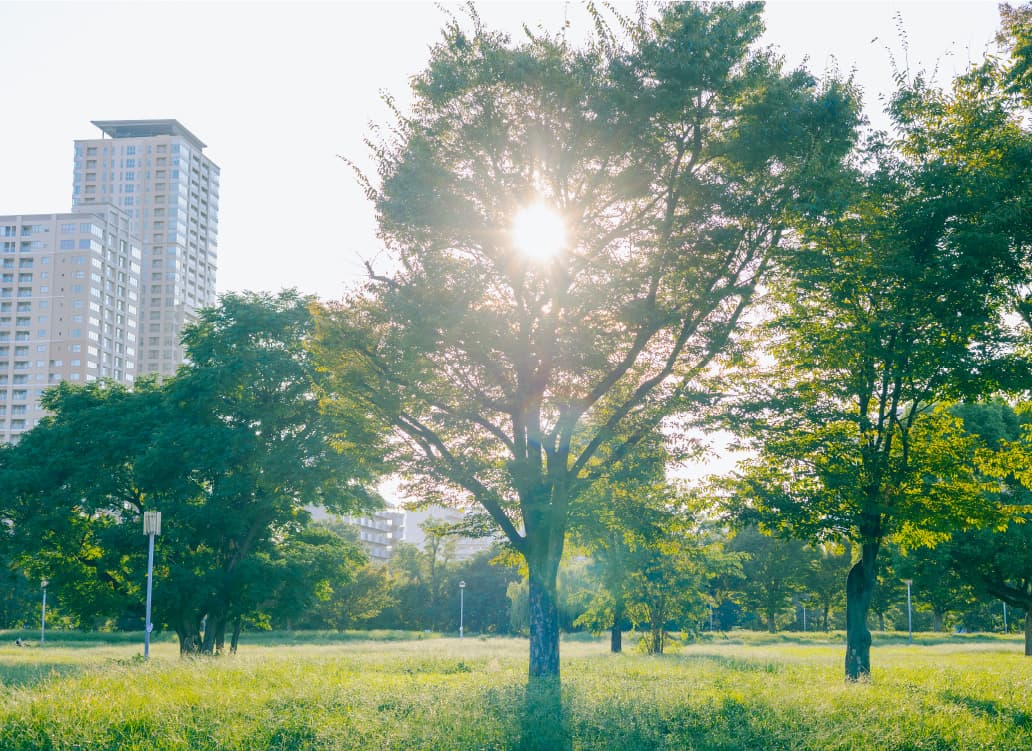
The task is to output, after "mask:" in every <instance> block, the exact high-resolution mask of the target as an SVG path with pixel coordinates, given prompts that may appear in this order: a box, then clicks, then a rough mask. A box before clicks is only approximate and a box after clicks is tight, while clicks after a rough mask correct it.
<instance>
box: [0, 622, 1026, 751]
mask: <svg viewBox="0 0 1032 751" xmlns="http://www.w3.org/2000/svg"><path fill="white" fill-rule="evenodd" d="M382 636H383V637H384V638H382V639H377V640H369V639H359V638H354V637H349V638H342V639H339V640H338V639H331V638H329V637H328V636H326V635H317V636H315V637H314V638H311V639H305V638H298V637H287V638H276V637H265V638H263V639H261V640H259V642H258V643H257V644H255V643H254V642H253V640H252V642H251V643H245V644H243V645H242V646H241V651H240V654H239V655H237V656H235V657H224V658H219V659H214V660H212V659H199V660H180V659H179V657H178V652H177V648H176V645H175V644H174V643H173V642H171V641H167V640H159V641H157V642H156V643H155V644H153V645H152V647H151V650H152V651H151V653H152V659H151V660H150V662H147V663H144V662H142V661H141V660H140V659H138V658H137V657H136V655H138V654H139V653H140V651H141V649H140V645H139V644H133V643H128V642H121V643H117V642H112V643H104V642H101V641H96V640H93V641H88V642H79V641H72V640H68V639H60V638H59V637H53V638H52V637H50V635H49V634H48V644H47V645H46V646H45V647H39V646H38V645H37V646H33V647H30V648H26V647H21V648H18V647H15V646H14V644H13V637H11V638H7V637H6V636H0V644H2V646H0V749H3V751H22V750H26V751H27V750H28V749H31V750H32V751H42V750H45V749H60V750H61V751H65V750H67V751H71V750H72V749H76V750H77V751H78V750H83V751H85V750H91V751H92V750H94V749H96V750H99V749H112V750H113V749H141V750H142V749H147V750H148V751H151V750H152V749H153V750H160V751H164V750H166V749H169V750H170V749H176V750H182V751H206V750H208V749H211V750H213V751H214V750H215V749H219V750H220V751H227V750H230V749H233V750H236V749H241V750H243V749H282V750H287V749H290V750H291V751H294V750H305V749H435V750H436V749H456V750H458V749H516V748H519V746H520V725H521V721H522V719H523V711H524V705H525V694H526V687H525V674H526V659H527V644H526V642H525V641H522V640H518V639H502V638H492V639H477V638H467V639H464V640H462V641H461V642H460V641H459V640H458V639H454V638H418V639H417V638H411V639H399V638H397V635H396V634H395V635H391V634H384V635H382ZM841 644H842V639H841V636H840V635H839V636H838V637H832V638H828V637H824V636H823V635H804V636H803V637H802V638H800V637H799V635H794V636H779V637H765V636H759V635H735V636H734V637H733V638H729V639H721V638H718V639H714V640H712V641H705V642H701V643H697V644H692V645H687V646H684V647H681V648H680V649H679V650H678V651H676V652H675V653H674V654H670V655H667V656H665V657H661V658H656V657H645V656H641V655H637V654H634V653H628V654H624V655H619V656H614V655H610V654H608V653H607V652H606V648H605V645H604V644H603V642H601V641H595V640H586V639H578V640H570V641H567V642H565V643H564V644H563V665H562V671H563V691H562V704H563V709H564V717H565V725H564V727H565V737H566V739H567V744H566V745H568V747H569V748H571V749H578V750H579V749H750V750H760V749H791V751H803V750H804V749H815V750H816V749H821V750H825V749H865V750H866V749H885V750H888V749H892V750H894V751H904V750H907V751H909V750H916V749H943V750H944V751H945V750H946V749H950V750H953V749H960V750H963V749H993V750H994V751H1006V750H1007V749H1014V750H1015V751H1017V750H1018V749H1021V751H1027V749H1030V748H1032V659H1030V658H1025V657H1024V656H1023V655H1022V647H1021V642H1020V641H1018V640H1017V639H1000V638H992V637H985V638H977V637H964V638H943V637H938V638H937V637H934V636H932V635H926V636H921V637H919V638H918V640H917V643H916V644H915V645H913V646H911V645H908V644H907V643H906V639H905V636H904V638H899V637H895V638H891V637H879V636H876V640H875V648H874V650H873V653H872V659H873V661H874V681H873V682H871V683H866V684H860V685H847V684H845V683H844V682H843V680H842V677H841V675H842V665H841V663H842V658H843V647H842V646H841ZM534 730H535V731H544V730H545V728H543V727H535V728H534ZM535 737H537V732H535V733H533V734H531V735H529V736H527V737H526V738H525V739H524V740H525V741H533V740H534V738H535Z"/></svg>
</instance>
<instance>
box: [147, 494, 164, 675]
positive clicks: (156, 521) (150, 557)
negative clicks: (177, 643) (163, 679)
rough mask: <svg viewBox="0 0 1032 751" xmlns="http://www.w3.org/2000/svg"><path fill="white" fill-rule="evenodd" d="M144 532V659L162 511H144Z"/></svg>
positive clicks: (149, 628)
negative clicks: (145, 545) (145, 595)
mask: <svg viewBox="0 0 1032 751" xmlns="http://www.w3.org/2000/svg"><path fill="white" fill-rule="evenodd" d="M143 533H144V534H145V535H147V537H149V538H150V540H149V542H148V545H147V617H146V621H145V624H144V630H143V659H145V660H147V659H150V634H151V629H152V628H153V626H152V625H151V619H150V615H151V590H152V589H153V584H154V537H155V536H156V535H160V534H161V512H160V511H144V512H143Z"/></svg>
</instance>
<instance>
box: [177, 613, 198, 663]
mask: <svg viewBox="0 0 1032 751" xmlns="http://www.w3.org/2000/svg"><path fill="white" fill-rule="evenodd" d="M176 636H178V637H179V656H180V657H187V656H190V655H196V654H198V653H200V651H201V633H200V629H199V628H198V627H197V624H196V623H193V622H192V619H191V618H180V619H178V624H177V625H176Z"/></svg>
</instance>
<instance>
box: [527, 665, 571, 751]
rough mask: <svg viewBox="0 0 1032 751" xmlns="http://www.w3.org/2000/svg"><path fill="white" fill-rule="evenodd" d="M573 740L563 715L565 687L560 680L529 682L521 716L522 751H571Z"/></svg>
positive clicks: (550, 679)
mask: <svg viewBox="0 0 1032 751" xmlns="http://www.w3.org/2000/svg"><path fill="white" fill-rule="evenodd" d="M572 748H573V741H572V738H571V736H570V727H569V722H568V720H567V718H566V715H565V713H564V712H563V696H562V686H561V684H560V682H559V679H558V678H531V679H530V680H529V681H527V692H526V694H525V696H524V701H523V707H522V715H521V717H520V741H519V745H518V746H517V749H518V750H519V751H571V749H572Z"/></svg>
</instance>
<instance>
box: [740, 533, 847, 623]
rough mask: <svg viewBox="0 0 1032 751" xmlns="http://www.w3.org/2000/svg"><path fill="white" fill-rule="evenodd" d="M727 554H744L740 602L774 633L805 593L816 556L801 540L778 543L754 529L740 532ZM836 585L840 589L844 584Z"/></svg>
mask: <svg viewBox="0 0 1032 751" xmlns="http://www.w3.org/2000/svg"><path fill="white" fill-rule="evenodd" d="M727 550H728V552H731V553H740V554H742V562H741V567H742V568H741V578H740V579H739V583H738V599H739V600H740V602H741V603H742V604H743V605H744V606H745V607H746V608H748V609H750V610H752V611H753V612H755V613H757V614H761V615H762V617H763V621H764V625H765V626H766V628H767V630H768V631H769V632H771V633H774V632H775V631H777V630H778V626H779V622H781V621H783V620H784V619H783V617H782V616H783V615H784V614H785V612H786V611H788V610H789V609H790V608H791V607H792V605H793V596H796V595H798V594H799V593H801V592H802V591H803V590H804V588H805V586H806V579H807V575H808V574H810V573H811V572H812V570H813V569H812V568H811V563H812V562H813V561H814V558H815V557H814V555H813V554H812V552H811V551H809V550H807V549H806V548H805V546H804V545H803V543H802V542H800V541H798V540H782V539H777V538H774V537H771V536H770V535H765V534H763V533H762V532H760V531H759V530H758V529H757V528H755V527H746V528H745V529H743V530H741V531H740V532H738V533H737V534H736V535H735V536H734V537H732V538H731V540H729V541H728V543H727ZM844 578H845V576H844V574H843V580H844ZM837 584H838V587H839V588H840V589H841V587H842V580H840V581H839V582H837Z"/></svg>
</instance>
